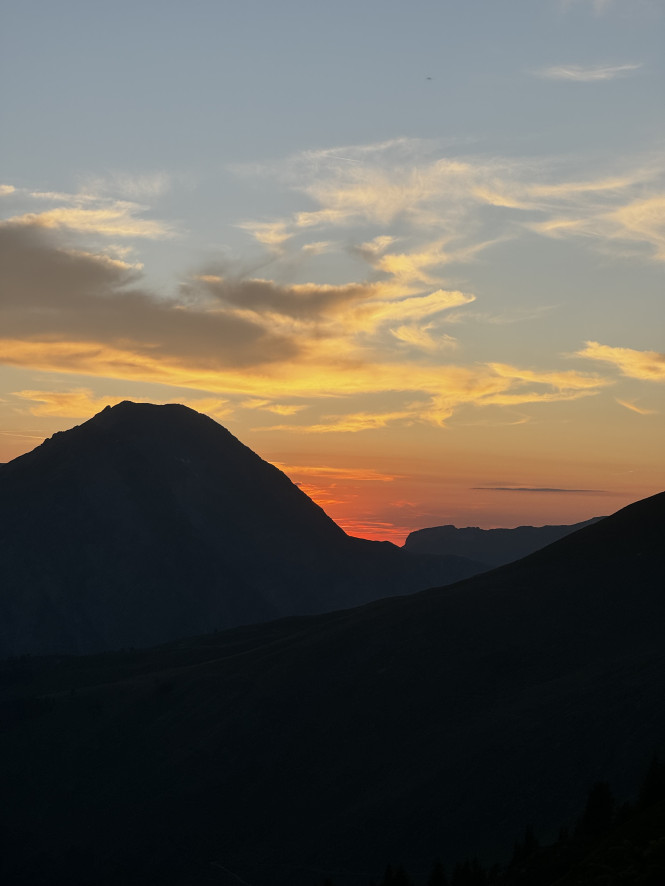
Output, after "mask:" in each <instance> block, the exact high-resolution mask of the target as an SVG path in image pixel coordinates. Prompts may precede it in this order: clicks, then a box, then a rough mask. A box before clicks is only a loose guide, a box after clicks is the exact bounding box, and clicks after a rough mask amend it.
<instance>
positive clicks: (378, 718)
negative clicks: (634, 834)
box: [0, 493, 665, 886]
mask: <svg viewBox="0 0 665 886" xmlns="http://www.w3.org/2000/svg"><path fill="white" fill-rule="evenodd" d="M664 527H665V493H663V494H660V495H657V496H653V497H652V498H649V499H645V500H644V501H641V502H637V503H635V504H634V505H631V506H629V507H627V508H625V509H623V510H622V511H619V512H618V513H617V514H615V515H613V516H611V517H608V518H606V519H605V520H602V521H600V522H598V523H596V524H594V525H592V526H589V527H587V528H586V529H583V530H581V531H580V532H577V533H575V534H573V535H569V536H567V537H566V538H564V539H562V540H561V541H559V542H556V543H555V544H553V545H551V546H549V547H547V548H545V549H543V550H541V551H538V552H536V553H535V554H532V555H531V556H530V557H527V558H525V559H523V560H520V561H519V562H517V563H513V564H510V565H508V566H504V567H502V568H500V569H497V570H494V571H492V572H488V573H484V574H482V575H478V576H475V577H474V578H471V579H469V580H467V581H464V582H461V583H459V584H456V585H453V586H451V587H448V588H443V589H432V590H428V591H425V592H423V593H420V594H415V595H412V596H408V597H401V598H396V599H388V600H382V601H379V602H375V603H371V604H368V605H366V606H363V607H360V608H358V609H353V610H347V611H342V612H334V613H329V614H326V615H321V616H317V617H307V618H291V619H286V620H282V621H277V622H272V623H269V624H266V625H257V626H253V627H246V628H237V629H235V630H233V631H229V632H226V633H222V634H218V635H211V636H207V637H202V638H199V639H192V640H189V641H183V642H181V643H178V644H174V645H171V646H167V647H162V648H159V649H153V650H146V651H143V652H136V653H125V654H120V653H115V654H107V655H104V656H92V657H81V658H67V657H60V658H56V659H54V658H47V659H32V660H27V661H15V662H7V663H5V664H4V665H3V666H2V667H1V668H0V686H1V687H2V689H1V695H0V698H1V699H2V707H1V709H0V712H1V713H3V714H4V717H5V724H6V728H5V730H4V735H3V737H2V738H1V739H0V759H2V760H3V761H6V762H7V761H11V762H10V764H9V765H7V766H5V769H4V772H3V774H2V781H1V782H0V790H1V791H2V795H3V798H4V802H3V809H4V811H3V813H2V815H3V816H4V818H3V820H2V827H3V828H4V831H5V836H6V837H7V840H6V844H7V846H8V847H10V850H11V851H7V852H6V853H5V855H4V857H3V861H4V862H5V864H6V867H7V870H8V871H9V874H10V876H11V882H13V883H16V884H22V883H26V884H27V883H30V884H31V886H40V884H47V883H52V882H67V883H68V884H69V886H77V884H81V886H82V884H84V883H86V884H87V883H90V882H95V883H98V884H100V886H105V884H109V886H110V884H117V883H119V882H122V883H124V884H139V883H140V884H144V883H150V882H155V883H157V882H159V883H161V884H178V886H185V884H213V883H215V884H223V886H227V884H228V886H230V884H232V883H235V884H237V883H238V882H244V883H249V884H251V886H281V884H284V886H286V884H289V886H294V884H295V886H300V884H302V886H307V884H309V886H317V884H320V883H321V882H322V881H323V880H324V878H325V877H326V876H329V877H331V879H332V880H333V881H334V882H335V883H336V884H345V886H366V884H367V883H368V881H369V880H370V878H373V877H376V876H377V873H380V871H381V870H382V869H383V868H384V867H385V864H386V862H387V861H388V860H391V861H393V862H395V861H399V862H402V863H403V864H404V865H405V866H406V867H407V869H408V870H409V872H410V873H411V874H412V875H413V876H414V877H418V875H419V872H422V879H423V880H424V877H425V874H426V872H427V871H428V870H429V869H430V867H431V864H432V861H433V860H434V859H435V858H441V859H442V860H443V861H444V863H446V864H447V865H449V864H451V863H453V862H455V861H456V860H459V859H461V858H463V857H464V856H466V855H471V854H473V853H476V852H478V853H480V854H481V857H482V856H483V854H484V857H485V858H486V859H487V860H491V861H494V860H496V859H497V858H500V857H501V855H502V854H503V855H504V856H505V855H509V854H510V849H511V847H512V841H513V840H514V839H515V838H516V836H518V835H519V834H520V833H523V830H524V827H525V824H527V823H528V824H530V825H532V826H533V827H534V829H535V830H536V833H537V834H538V835H539V837H540V838H541V839H542V840H547V839H548V838H550V839H554V838H555V837H556V832H553V831H554V829H556V828H557V827H558V826H559V824H561V823H562V822H565V821H570V820H571V819H572V818H574V817H575V816H576V815H577V814H578V813H579V812H580V811H581V809H580V804H581V803H582V800H583V797H584V794H585V792H586V790H587V789H588V786H589V785H590V784H592V783H594V782H596V781H603V780H606V781H609V782H610V783H611V784H612V785H613V788H614V790H615V792H616V794H617V796H627V795H628V793H629V792H630V791H632V790H633V789H634V786H635V785H636V784H637V782H638V780H639V778H640V776H641V775H642V767H643V765H644V761H645V760H647V759H648V758H649V756H650V755H651V753H652V752H653V750H654V748H656V747H658V746H662V744H663V739H664V738H665V707H664V706H663V704H662V699H663V696H664V693H665V647H664V646H663V642H662V625H663V623H664V618H665V594H664V593H663V574H664V567H665V547H664V546H663V544H662V539H663V529H664Z"/></svg>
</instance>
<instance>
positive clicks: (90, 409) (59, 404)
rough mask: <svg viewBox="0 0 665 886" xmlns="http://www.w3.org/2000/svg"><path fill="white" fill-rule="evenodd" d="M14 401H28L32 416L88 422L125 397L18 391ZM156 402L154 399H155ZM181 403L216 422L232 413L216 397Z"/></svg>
mask: <svg viewBox="0 0 665 886" xmlns="http://www.w3.org/2000/svg"><path fill="white" fill-rule="evenodd" d="M12 396H13V397H18V398H19V399H20V400H25V401H27V402H28V403H30V404H31V405H30V406H28V407H27V411H28V412H29V413H30V414H31V415H48V416H58V417H61V418H88V417H89V416H90V415H92V414H94V413H96V412H99V411H100V410H102V409H103V408H104V407H105V406H113V405H115V404H116V403H120V402H122V400H124V399H125V397H124V396H103V397H96V396H95V395H94V394H93V392H92V390H91V389H90V388H74V389H72V390H69V391H34V390H23V391H14V392H13V394H12ZM151 399H152V402H155V401H154V398H151ZM181 402H182V403H183V404H184V405H186V406H190V407H191V408H192V409H196V410H197V411H198V412H205V413H206V414H207V415H210V416H212V417H214V418H223V417H225V416H227V415H229V414H230V413H231V412H232V409H231V408H230V406H229V403H228V401H227V400H222V399H220V398H216V397H190V398H185V399H184V400H183V399H181Z"/></svg>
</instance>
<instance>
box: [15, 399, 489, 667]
mask: <svg viewBox="0 0 665 886" xmlns="http://www.w3.org/2000/svg"><path fill="white" fill-rule="evenodd" d="M482 568H483V567H481V566H480V565H478V564H474V563H471V562H470V561H468V560H465V559H463V558H458V557H449V558H446V559H445V560H439V559H438V558H435V557H425V556H417V555H411V554H408V553H407V552H405V551H402V550H400V549H399V548H396V547H395V546H393V545H391V544H388V543H379V542H370V541H365V540H363V539H355V538H350V537H349V536H347V535H346V534H345V533H344V532H343V531H342V530H341V529H340V528H339V527H338V526H337V525H336V524H335V523H334V522H333V521H332V520H331V519H330V518H329V517H328V516H327V515H326V514H325V513H324V512H323V510H322V509H321V508H320V507H319V506H318V505H316V504H315V503H314V502H313V501H312V500H311V499H309V498H308V497H307V496H306V495H305V494H304V493H303V492H302V491H301V490H300V489H299V488H298V487H297V486H295V485H294V484H293V483H292V482H291V481H290V480H289V478H288V477H287V476H286V475H285V474H283V473H282V472H281V471H279V470H278V469H277V468H275V467H274V466H273V465H270V464H268V463H267V462H265V461H263V460H262V459H261V458H259V456H258V455H256V454H255V453H254V452H252V451H251V450H250V449H248V448H247V447H246V446H244V445H243V444H242V443H240V442H239V441H238V440H236V438H235V437H233V436H232V434H230V433H229V432H228V431H227V430H226V429H225V428H223V427H221V425H219V424H217V423H216V422H214V421H213V420H212V419H210V418H208V417H207V416H205V415H201V414H199V413H197V412H194V411H193V410H191V409H188V408H187V407H185V406H177V405H171V406H154V405H151V404H137V403H130V402H124V403H120V404H118V405H117V406H114V407H107V408H106V409H104V410H103V411H102V412H101V413H99V414H98V415H96V416H95V417H94V418H92V419H91V420H90V421H87V422H85V423H84V424H83V425H81V426H79V427H76V428H73V429H72V430H69V431H65V432H63V433H59V434H56V435H54V436H53V437H52V438H51V439H49V440H47V441H45V443H43V444H42V445H41V446H39V447H37V449H35V450H33V451H32V452H30V453H28V454H26V455H24V456H21V457H20V458H17V459H15V460H14V461H12V462H10V463H9V464H6V465H1V466H0V657H2V656H5V655H18V654H23V653H26V652H30V653H49V652H96V651H101V650H105V649H120V648H123V647H125V648H127V647H131V646H136V647H139V646H149V645H152V644H155V643H160V642H166V641H168V640H174V639H178V638H180V637H183V636H191V635H195V634H200V633H203V632H205V631H211V630H215V629H222V628H228V627H232V626H234V625H239V624H250V623H253V622H262V621H267V620H269V619H273V618H278V617H280V616H285V615H294V614H305V613H315V612H325V611H329V610H332V609H339V608H342V607H345V606H353V605H359V604H361V603H365V602H367V601H369V600H375V599H378V598H379V597H384V596H388V595H391V594H405V593H412V592H413V591H418V590H422V589H423V588H426V587H430V586H432V585H435V584H446V583H448V582H452V581H456V580H458V579H460V578H465V577H466V576H469V575H472V574H474V573H476V572H479V571H480V570H481V569H482Z"/></svg>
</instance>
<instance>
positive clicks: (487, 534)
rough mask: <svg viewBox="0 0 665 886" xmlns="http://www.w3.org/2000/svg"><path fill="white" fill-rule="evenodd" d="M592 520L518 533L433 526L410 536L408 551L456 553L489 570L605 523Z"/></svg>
mask: <svg viewBox="0 0 665 886" xmlns="http://www.w3.org/2000/svg"><path fill="white" fill-rule="evenodd" d="M602 519H603V518H602V517H592V519H591V520H584V521H583V522H581V523H572V524H569V525H567V526H517V527H516V528H515V529H480V528H479V527H478V526H466V527H465V528H463V529H458V528H457V527H456V526H452V525H446V526H430V527H428V528H427V529H416V530H415V531H414V532H411V533H409V535H408V536H407V539H406V541H405V542H404V548H405V550H407V551H410V552H411V553H412V554H440V555H442V556H446V555H448V554H452V553H455V554H456V555H458V556H460V557H468V558H469V559H471V560H476V561H477V562H480V563H484V564H485V565H486V567H487V568H488V569H494V568H496V567H497V566H505V565H506V563H512V562H513V561H514V560H521V559H522V557H526V556H528V555H529V554H533V552H534V551H538V550H540V548H544V547H546V546H547V545H551V544H553V543H554V542H555V541H559V539H560V538H564V537H565V536H566V535H570V534H571V532H577V531H578V529H584V527H585V526H590V525H591V524H592V523H597V522H598V520H602Z"/></svg>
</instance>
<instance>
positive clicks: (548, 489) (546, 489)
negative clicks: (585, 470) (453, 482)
mask: <svg viewBox="0 0 665 886" xmlns="http://www.w3.org/2000/svg"><path fill="white" fill-rule="evenodd" d="M471 488H472V489H474V490H481V489H482V490H483V491H485V492H535V493H540V494H542V493H555V494H557V495H558V494H563V495H614V494H615V493H612V492H610V491H609V490H607V489H566V488H562V487H557V486H472V487H471Z"/></svg>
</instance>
